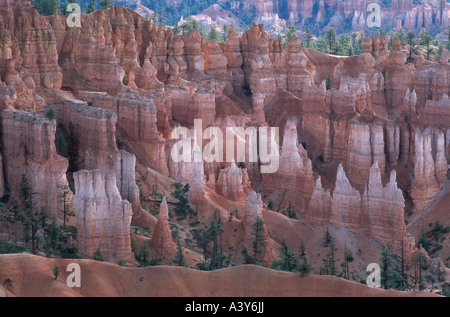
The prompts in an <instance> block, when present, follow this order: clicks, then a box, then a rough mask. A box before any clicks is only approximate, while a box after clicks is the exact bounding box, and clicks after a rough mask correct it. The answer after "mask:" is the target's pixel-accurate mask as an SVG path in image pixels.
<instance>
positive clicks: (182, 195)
mask: <svg viewBox="0 0 450 317" xmlns="http://www.w3.org/2000/svg"><path fill="white" fill-rule="evenodd" d="M172 187H173V188H174V189H175V190H174V191H173V192H172V196H173V197H175V198H176V199H178V204H177V206H176V207H175V213H176V215H177V216H178V220H183V219H186V217H187V215H188V214H194V210H193V209H192V208H191V206H190V205H189V199H188V197H187V194H188V192H189V190H190V187H189V184H186V185H184V186H183V185H182V184H181V183H173V184H172Z"/></svg>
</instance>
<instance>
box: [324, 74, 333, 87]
mask: <svg viewBox="0 0 450 317" xmlns="http://www.w3.org/2000/svg"><path fill="white" fill-rule="evenodd" d="M332 84H333V77H332V76H331V73H330V72H328V74H327V78H326V81H325V85H326V88H327V90H330V89H331V88H332Z"/></svg>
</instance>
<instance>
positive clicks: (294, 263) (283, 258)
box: [272, 241, 300, 272]
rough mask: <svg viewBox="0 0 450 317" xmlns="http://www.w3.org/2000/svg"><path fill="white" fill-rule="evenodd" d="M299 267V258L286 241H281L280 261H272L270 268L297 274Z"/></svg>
mask: <svg viewBox="0 0 450 317" xmlns="http://www.w3.org/2000/svg"><path fill="white" fill-rule="evenodd" d="M299 266H300V259H299V257H298V256H297V255H296V254H295V253H294V251H292V249H291V248H290V247H289V246H288V245H287V243H286V241H283V243H282V244H281V249H280V259H279V260H274V261H273V263H272V268H273V269H275V270H281V271H287V272H298V270H299Z"/></svg>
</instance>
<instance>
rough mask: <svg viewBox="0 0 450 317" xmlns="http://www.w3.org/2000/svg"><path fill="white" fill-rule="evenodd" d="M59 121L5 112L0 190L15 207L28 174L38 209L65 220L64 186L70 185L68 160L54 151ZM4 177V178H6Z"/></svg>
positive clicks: (2, 133)
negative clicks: (7, 191)
mask: <svg viewBox="0 0 450 317" xmlns="http://www.w3.org/2000/svg"><path fill="white" fill-rule="evenodd" d="M55 131H56V122H55V121H53V120H48V119H46V118H43V117H41V116H39V115H37V114H33V113H29V112H22V111H3V112H2V116H1V135H2V160H1V161H2V170H3V171H4V175H3V173H0V177H1V178H0V179H1V180H2V181H1V182H0V184H1V185H2V186H1V187H0V189H1V192H2V194H5V187H4V185H5V184H6V186H7V187H8V188H9V195H10V196H11V198H12V199H13V201H14V202H15V203H16V204H19V203H20V202H21V198H20V197H19V193H20V182H21V179H22V175H25V177H26V179H27V182H28V186H29V187H30V188H31V191H32V192H36V193H39V194H37V195H38V196H36V195H35V197H34V198H33V200H34V204H35V206H36V208H38V209H41V208H42V207H45V209H46V212H47V215H48V216H51V215H53V213H56V214H57V215H58V217H61V218H62V215H60V211H61V210H62V206H61V202H60V199H59V198H58V196H59V195H61V191H62V187H64V186H67V185H68V182H67V179H66V171H67V168H68V161H67V159H65V158H63V157H61V156H59V155H58V154H57V153H56V148H55V142H54V140H55ZM3 176H4V178H3Z"/></svg>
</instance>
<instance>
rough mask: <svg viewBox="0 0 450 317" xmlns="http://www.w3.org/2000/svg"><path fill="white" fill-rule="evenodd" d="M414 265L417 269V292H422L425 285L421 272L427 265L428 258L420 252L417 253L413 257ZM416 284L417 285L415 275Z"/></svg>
mask: <svg viewBox="0 0 450 317" xmlns="http://www.w3.org/2000/svg"><path fill="white" fill-rule="evenodd" d="M414 264H415V265H416V267H418V269H419V278H418V282H419V290H423V289H424V288H425V285H424V282H423V278H422V272H423V270H425V269H426V268H427V265H428V258H427V257H426V255H425V253H423V252H422V251H420V252H418V253H417V254H416V255H415V256H414ZM416 283H417V273H416Z"/></svg>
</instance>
